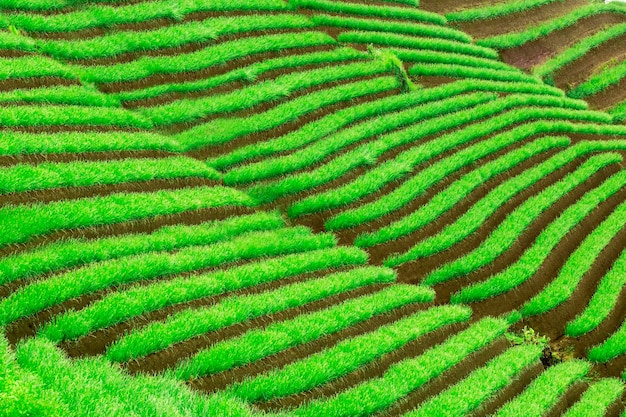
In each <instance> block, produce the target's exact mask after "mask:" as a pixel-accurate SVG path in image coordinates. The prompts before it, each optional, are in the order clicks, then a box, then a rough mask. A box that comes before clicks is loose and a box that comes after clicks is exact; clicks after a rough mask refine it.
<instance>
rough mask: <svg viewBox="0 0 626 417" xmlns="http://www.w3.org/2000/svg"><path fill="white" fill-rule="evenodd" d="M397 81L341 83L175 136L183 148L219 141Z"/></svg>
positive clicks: (395, 85) (392, 85)
mask: <svg viewBox="0 0 626 417" xmlns="http://www.w3.org/2000/svg"><path fill="white" fill-rule="evenodd" d="M400 85H401V84H400V81H399V80H398V78H397V77H391V76H382V77H377V78H373V79H369V80H365V81H356V82H352V83H349V84H343V85H339V86H337V87H334V88H331V89H327V90H320V91H315V92H313V93H310V94H307V95H305V96H301V97H298V98H296V99H293V100H290V101H288V102H286V103H281V104H279V105H277V106H275V107H273V108H271V109H269V110H267V111H265V112H262V113H254V114H253V115H251V116H247V117H225V118H221V119H215V120H212V121H210V122H208V123H204V124H202V125H200V126H196V127H194V128H192V129H189V130H187V131H185V132H183V133H181V134H178V135H177V136H175V138H176V140H178V141H179V143H180V144H181V147H182V148H183V149H185V150H189V149H195V148H201V147H203V146H209V145H221V144H223V143H226V142H228V141H231V140H233V139H236V138H238V137H240V136H244V135H247V134H251V133H256V132H262V131H266V130H269V129H272V128H275V127H278V126H280V125H282V124H284V123H287V122H290V121H294V120H297V119H298V118H299V117H301V116H303V115H305V114H307V113H310V112H312V111H315V110H318V109H320V108H322V107H325V106H330V105H332V104H336V103H341V102H343V101H349V100H354V99H356V98H358V97H363V96H366V95H369V94H377V93H381V92H383V91H389V90H393V89H396V88H399V87H400Z"/></svg>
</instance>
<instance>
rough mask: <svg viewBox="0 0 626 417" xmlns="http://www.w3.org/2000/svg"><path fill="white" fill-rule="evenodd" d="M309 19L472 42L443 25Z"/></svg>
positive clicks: (324, 23) (334, 17)
mask: <svg viewBox="0 0 626 417" xmlns="http://www.w3.org/2000/svg"><path fill="white" fill-rule="evenodd" d="M311 20H312V21H313V22H315V23H316V24H318V25H320V26H333V27H340V28H347V29H353V30H371V31H375V32H389V33H406V34H408V35H415V36H423V37H425V38H441V39H449V40H454V41H459V42H464V43H470V42H472V37H471V36H470V35H468V34H467V33H465V32H461V31H459V30H456V29H452V28H449V27H445V26H443V27H442V26H434V25H424V24H420V23H408V22H394V21H390V20H376V19H357V18H354V17H346V16H338V15H314V16H313V17H311Z"/></svg>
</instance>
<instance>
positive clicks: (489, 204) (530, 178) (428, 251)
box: [385, 148, 621, 266]
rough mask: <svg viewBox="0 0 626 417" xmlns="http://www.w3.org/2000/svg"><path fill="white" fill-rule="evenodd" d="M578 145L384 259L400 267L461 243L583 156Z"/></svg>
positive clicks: (588, 170)
mask: <svg viewBox="0 0 626 417" xmlns="http://www.w3.org/2000/svg"><path fill="white" fill-rule="evenodd" d="M581 153H582V152H581V151H580V149H579V148H570V149H567V150H565V151H563V152H561V153H559V154H557V155H555V156H554V157H552V158H550V159H548V160H547V161H545V162H543V163H540V164H538V165H536V166H534V167H533V168H531V169H529V170H526V171H525V172H523V173H521V174H519V175H517V176H515V177H513V178H511V179H509V180H507V181H505V182H503V183H502V184H500V185H498V186H497V187H495V188H494V189H493V190H491V191H490V192H489V193H488V194H487V195H486V196H485V197H484V198H482V199H481V200H480V201H478V202H477V203H476V204H474V205H473V206H472V207H471V208H470V209H469V210H468V211H467V212H465V213H464V214H463V215H462V216H461V217H459V218H458V219H457V220H456V221H455V222H453V223H451V224H450V225H448V226H446V227H445V228H444V229H443V230H441V231H440V232H439V233H437V234H436V235H434V236H431V237H429V238H426V239H424V240H423V241H421V242H419V243H417V244H416V245H415V246H413V247H412V248H411V249H409V250H408V251H406V252H404V253H402V254H400V255H394V256H392V257H390V258H388V259H387V260H386V261H385V264H386V265H393V266H397V265H400V264H402V263H405V262H409V261H414V260H416V259H420V258H423V257H426V256H432V255H434V254H436V253H439V252H442V251H444V250H446V249H449V248H450V247H452V246H454V245H456V244H458V243H459V242H461V241H462V240H464V239H465V238H467V237H468V236H469V235H471V234H472V233H473V232H474V231H476V230H477V229H478V228H479V227H480V225H481V224H483V223H484V222H485V221H486V220H487V219H488V218H489V217H490V216H491V215H492V214H493V213H494V212H495V211H496V210H497V209H498V208H499V207H501V206H502V205H503V204H505V203H506V202H507V201H508V200H510V199H511V198H512V197H514V196H515V195H517V194H519V193H520V192H522V191H523V190H525V189H527V188H528V187H530V186H532V185H533V184H535V183H536V182H538V181H539V180H541V179H542V178H544V177H546V176H547V175H549V174H550V173H552V172H554V171H556V170H558V169H559V168H561V167H562V166H564V165H566V164H567V163H570V162H572V161H573V160H575V159H576V158H578V157H580V154H581ZM619 161H621V156H619V154H615V155H613V154H609V155H606V156H605V155H602V156H600V157H598V158H594V159H593V161H592V162H590V163H588V164H586V165H585V166H584V169H582V170H580V171H579V173H578V174H577V175H584V176H587V177H588V176H591V175H593V173H595V171H597V170H598V169H600V168H602V167H603V166H606V165H608V164H611V163H617V162H619Z"/></svg>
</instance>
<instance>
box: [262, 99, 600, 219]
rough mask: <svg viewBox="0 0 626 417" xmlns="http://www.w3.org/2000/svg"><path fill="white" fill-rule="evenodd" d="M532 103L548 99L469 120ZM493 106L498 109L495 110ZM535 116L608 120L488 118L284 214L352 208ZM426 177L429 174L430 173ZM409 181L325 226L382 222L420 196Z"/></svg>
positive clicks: (536, 110)
mask: <svg viewBox="0 0 626 417" xmlns="http://www.w3.org/2000/svg"><path fill="white" fill-rule="evenodd" d="M532 103H537V105H541V104H543V103H545V104H546V105H548V106H549V105H550V104H552V103H551V100H550V99H549V98H544V97H534V96H529V97H522V96H509V97H507V98H504V99H503V100H502V101H492V102H490V103H488V104H486V105H483V106H482V108H481V107H477V108H475V109H473V111H472V114H471V116H470V117H471V118H473V119H474V120H476V118H482V117H484V116H485V114H484V112H485V111H486V112H487V113H492V114H493V113H496V112H497V113H499V112H501V111H502V110H506V109H509V108H512V107H516V106H524V105H528V104H531V105H532ZM494 107H497V109H496V110H495V111H494ZM452 116H454V115H452ZM444 117H445V116H444ZM457 117H458V116H457ZM539 117H546V118H577V117H580V118H581V119H583V120H585V119H587V120H594V119H595V120H606V117H607V115H606V114H605V113H599V112H595V113H593V114H592V113H590V112H587V111H577V110H564V109H560V108H555V109H552V108H542V107H531V108H522V109H519V110H511V111H508V112H506V113H504V114H501V115H499V116H495V117H492V118H490V119H489V120H488V121H485V122H480V123H477V124H475V125H472V126H469V127H466V128H465V129H463V130H462V131H461V132H453V133H449V134H447V135H443V136H441V137H439V138H437V139H436V140H435V141H432V142H429V143H426V144H423V145H420V146H416V147H414V148H412V149H409V150H407V151H404V152H402V153H401V154H399V155H398V156H397V157H395V158H394V159H392V160H389V161H385V162H384V163H383V164H381V165H379V166H377V167H375V168H373V169H371V170H369V171H368V172H366V173H365V174H363V175H361V176H360V177H358V178H356V179H355V180H353V181H351V182H349V183H348V184H345V185H342V186H340V187H338V188H335V189H332V190H329V191H326V192H323V193H321V194H315V195H312V196H309V197H306V198H304V199H302V200H300V201H298V202H296V203H294V204H293V205H292V206H291V207H289V209H288V214H289V215H290V216H293V217H296V216H300V215H303V214H308V213H313V212H317V211H322V210H327V209H331V208H335V207H340V206H342V205H346V204H349V203H352V202H354V201H356V200H357V199H359V198H362V197H364V196H366V195H368V194H372V193H375V192H376V191H378V190H379V189H380V188H382V187H383V186H384V185H386V184H388V183H390V182H391V181H394V180H397V179H399V178H402V177H405V176H406V175H407V174H409V173H410V172H411V171H412V170H413V169H414V168H415V167H416V166H418V165H419V164H421V163H424V162H425V161H427V160H430V159H432V158H433V157H435V156H437V155H439V154H441V153H443V152H446V151H448V150H451V149H454V148H455V147H457V146H460V145H463V144H466V143H469V142H471V141H473V140H475V139H477V138H480V137H483V136H485V135H490V134H493V133H495V132H496V131H498V130H501V129H503V128H505V127H508V126H510V125H512V124H515V123H520V122H523V121H526V120H529V119H530V120H532V119H535V118H539ZM458 121H460V118H458V119H457V122H458ZM443 126H445V124H439V126H438V129H437V131H441V130H442V129H445V127H443ZM417 127H421V129H420V131H419V133H413V132H415V128H417ZM408 132H411V133H413V135H412V141H415V140H417V139H418V138H420V137H424V136H425V134H428V133H431V132H429V131H428V129H424V127H423V126H420V125H415V126H412V127H411V128H409V129H405V130H403V131H401V132H399V134H397V135H396V136H398V135H404V134H406V133H408ZM431 134H432V133H431ZM389 136H391V135H389ZM504 138H506V139H511V138H510V137H508V136H505V137H504ZM513 140H514V138H513ZM380 142H383V143H385V142H387V143H385V145H384V146H385V147H387V146H388V143H389V142H391V140H389V139H388V138H387V137H383V138H381V139H380V140H379V141H378V143H380ZM378 143H375V145H378ZM487 146H488V145H487ZM471 149H472V151H471V152H473V150H474V148H471ZM357 150H360V149H357ZM464 152H465V151H461V156H460V157H458V158H456V159H450V160H445V161H442V162H440V165H439V167H441V166H442V165H443V166H447V168H450V169H452V168H453V167H454V166H455V163H463V160H464V159H465V163H469V160H467V159H466V158H464V155H465V153H464ZM380 153H382V152H379V151H378V149H376V147H374V146H371V147H370V154H374V155H380ZM470 158H471V156H470ZM425 172H426V173H432V170H430V171H425ZM434 175H435V177H433V178H436V177H437V176H439V175H440V173H437V172H435V173H434ZM413 178H414V179H412V180H411V181H409V182H407V183H405V184H406V185H403V186H402V187H401V188H400V189H398V190H394V192H392V193H391V194H389V195H387V196H385V197H383V198H382V199H380V200H376V201H374V202H372V203H368V204H366V205H363V206H360V207H358V208H355V209H350V210H349V211H347V212H345V213H342V214H339V215H336V216H334V217H333V218H331V219H330V220H329V221H328V224H327V227H329V228H338V227H341V228H344V227H349V226H352V225H355V224H360V223H362V222H365V221H367V220H371V219H374V218H377V217H381V216H383V215H385V214H387V213H389V212H390V211H393V210H397V209H399V208H400V207H402V206H404V205H405V204H406V203H407V202H408V201H410V200H411V199H412V198H413V197H414V196H416V195H417V194H418V193H419V192H420V189H419V188H415V187H414V186H415V183H416V182H418V181H420V180H421V178H422V177H420V176H416V177H413ZM252 195H253V196H256V194H254V193H252Z"/></svg>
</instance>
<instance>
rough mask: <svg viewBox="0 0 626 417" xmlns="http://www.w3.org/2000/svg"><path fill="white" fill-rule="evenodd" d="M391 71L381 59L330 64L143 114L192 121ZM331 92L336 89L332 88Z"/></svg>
mask: <svg viewBox="0 0 626 417" xmlns="http://www.w3.org/2000/svg"><path fill="white" fill-rule="evenodd" d="M388 71H389V67H388V66H387V65H385V64H384V63H382V62H380V61H367V62H357V63H353V64H345V65H338V66H326V67H323V68H317V69H313V70H309V71H303V72H300V71H297V72H295V73H290V74H286V75H282V76H279V77H277V78H276V79H274V80H271V81H265V82H261V83H256V84H253V85H251V86H247V87H243V88H241V89H238V90H235V91H233V92H230V93H226V94H218V95H211V96H208V97H203V98H199V99H182V100H177V101H174V102H172V103H169V104H165V105H161V106H157V107H149V108H146V109H141V110H140V113H141V114H142V115H143V116H145V117H146V118H147V119H149V120H151V121H152V122H153V123H154V124H155V125H157V126H160V125H169V124H173V123H182V122H189V121H193V120H196V119H200V118H202V117H206V116H208V115H211V114H215V113H226V112H231V111H237V110H244V109H248V108H250V107H253V106H255V105H258V104H261V103H265V102H268V101H276V100H279V99H282V98H284V97H288V96H289V95H291V94H293V93H296V92H297V91H298V90H303V89H307V88H311V87H315V86H320V85H323V84H326V83H332V82H336V81H344V80H351V79H353V80H358V78H360V77H367V76H372V75H377V74H381V73H384V72H388ZM327 91H332V89H329V90H327Z"/></svg>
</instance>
